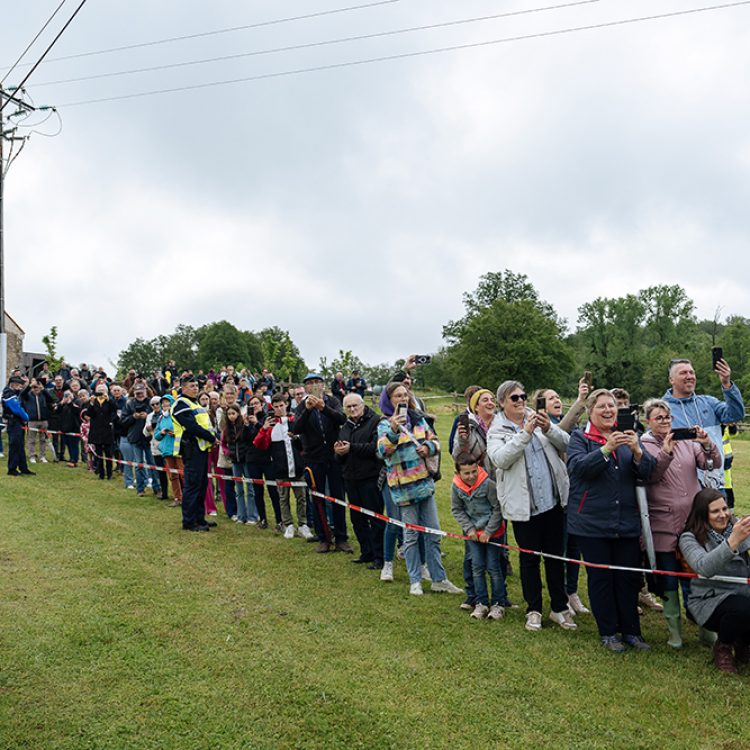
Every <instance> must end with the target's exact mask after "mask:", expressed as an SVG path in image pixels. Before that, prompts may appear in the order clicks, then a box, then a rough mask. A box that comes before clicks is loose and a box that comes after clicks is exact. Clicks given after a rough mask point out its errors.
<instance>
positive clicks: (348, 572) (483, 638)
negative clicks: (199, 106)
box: [0, 415, 750, 750]
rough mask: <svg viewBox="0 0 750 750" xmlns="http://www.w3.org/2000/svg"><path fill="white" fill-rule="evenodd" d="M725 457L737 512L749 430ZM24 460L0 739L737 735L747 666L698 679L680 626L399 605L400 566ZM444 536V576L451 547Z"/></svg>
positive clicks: (10, 544) (296, 741)
mask: <svg viewBox="0 0 750 750" xmlns="http://www.w3.org/2000/svg"><path fill="white" fill-rule="evenodd" d="M449 421H450V419H449V416H448V415H445V416H443V417H441V419H440V423H441V433H442V434H443V435H446V436H447V427H446V425H447V424H448V423H449ZM735 454H736V459H735V466H736V467H737V468H736V470H735V483H736V484H737V485H738V487H739V490H738V495H739V500H740V503H739V505H740V510H744V511H748V510H750V493H749V492H748V491H747V490H746V489H745V488H746V487H747V484H748V482H750V471H748V469H747V468H743V467H745V466H747V465H748V464H750V443H748V442H744V441H736V442H735ZM35 468H36V470H37V471H38V476H37V477H28V478H24V479H21V478H18V479H11V478H9V477H7V476H6V475H5V461H2V462H1V463H0V507H1V508H2V517H3V519H4V524H5V529H4V533H3V534H2V537H0V608H1V609H0V747H2V748H8V749H12V750H21V748H29V749H31V750H52V749H55V750H83V749H84V748H85V749H87V750H89V749H91V750H94V749H96V750H100V749H106V750H120V749H123V750H136V749H141V748H143V749H146V748H149V749H151V748H153V749H157V748H158V749H159V750H166V749H170V748H180V749H181V750H182V749H184V750H198V749H203V748H205V749H206V750H208V749H211V750H215V749H216V748H221V749H224V748H226V749H227V750H233V749H235V748H253V749H255V748H323V747H325V748H368V749H370V748H373V749H374V748H427V747H430V748H443V747H446V748H447V747H452V748H463V747H480V746H483V747H500V746H503V747H512V748H515V747H543V748H546V747H558V748H599V747H606V748H631V749H632V748H672V747H674V748H686V747H690V748H712V749H713V748H730V747H731V748H738V747H749V746H750V732H749V731H748V729H747V707H748V702H747V697H746V690H747V685H748V679H749V678H748V676H742V677H739V678H733V677H725V676H719V675H718V674H717V673H716V672H715V671H714V669H713V667H712V666H711V664H710V652H709V651H708V650H707V649H706V648H704V647H702V646H700V645H698V643H697V638H696V630H695V629H694V628H693V627H692V626H686V627H685V630H686V641H687V644H686V648H685V649H684V650H683V651H682V652H679V653H673V652H672V651H671V650H670V649H669V648H668V647H667V646H666V644H665V640H666V631H665V628H664V627H663V624H662V620H661V618H660V616H659V615H654V614H647V615H646V616H645V617H644V623H643V624H644V634H645V636H646V638H647V639H648V640H649V641H650V642H651V643H652V644H653V646H654V649H653V651H652V652H651V653H649V654H635V653H628V654H626V655H624V656H618V655H614V654H611V653H608V652H605V651H604V650H603V649H601V648H600V647H599V646H598V642H597V638H596V631H595V627H594V623H593V620H592V619H591V617H590V616H589V617H581V616H579V618H578V622H579V630H578V631H577V632H575V633H567V632H563V631H562V630H560V629H558V628H557V627H554V626H552V625H551V624H550V623H548V621H545V627H544V630H543V631H542V632H541V633H536V634H531V633H527V632H526V631H525V630H524V629H523V622H524V617H523V609H519V610H514V611H513V612H511V613H510V614H509V615H508V616H507V618H506V619H505V620H504V621H502V622H500V623H493V622H487V621H485V622H473V621H471V620H470V619H469V618H468V616H467V615H465V614H464V613H462V612H461V611H459V609H458V604H459V603H460V601H461V599H460V598H459V597H448V596H445V595H430V594H429V593H428V594H426V595H425V596H424V597H422V598H421V599H417V598H415V597H409V596H408V593H407V591H408V588H407V578H406V574H405V569H404V566H403V563H399V564H398V565H397V572H396V578H397V580H396V582H395V583H393V584H384V583H381V582H380V581H379V580H378V576H377V573H374V572H372V571H367V570H362V569H361V566H355V565H351V564H350V563H349V560H350V559H351V558H349V557H348V556H344V555H342V554H335V555H316V554H314V553H313V549H314V547H313V545H306V544H305V543H304V542H303V541H302V540H299V539H295V540H293V541H287V540H284V539H282V538H280V537H276V536H274V535H273V533H272V532H271V531H260V530H258V529H255V528H247V527H242V528H240V527H238V526H237V525H235V524H232V523H230V522H229V521H227V520H226V519H225V518H220V519H219V528H218V529H216V530H212V532H211V533H210V534H187V533H184V532H182V531H181V530H180V526H179V517H178V516H179V511H178V510H175V509H171V508H168V507H166V504H165V503H160V502H158V501H156V500H154V499H152V498H151V497H147V498H136V497H135V493H134V492H132V491H130V492H126V491H125V490H124V489H123V487H122V483H121V482H120V481H113V482H111V483H104V482H98V481H96V480H95V479H94V478H93V477H92V476H91V475H87V474H86V473H85V472H84V471H82V470H81V469H80V468H79V469H77V470H75V471H74V470H70V469H66V468H64V467H62V466H58V465H52V464H50V465H46V466H40V465H37V466H36V467H35ZM446 468H447V467H446ZM448 490H449V481H448V480H447V479H445V480H443V481H442V482H441V483H440V492H439V504H440V506H441V516H442V520H443V526H444V528H448V529H451V530H456V525H455V523H454V522H453V521H452V519H451V518H450V515H449V512H448ZM444 550H445V552H446V553H447V557H446V567H447V568H448V572H449V576H450V577H451V579H452V580H453V581H454V582H456V583H459V582H460V581H461V560H462V546H461V543H460V542H458V541H455V540H447V541H445V542H444ZM516 568H517V565H516ZM509 588H510V593H511V597H512V598H513V599H514V600H515V601H517V602H520V601H521V594H520V585H519V581H518V578H517V577H514V578H511V579H510V581H509ZM582 588H584V589H585V586H584V587H582ZM586 598H587V597H585V596H584V599H586Z"/></svg>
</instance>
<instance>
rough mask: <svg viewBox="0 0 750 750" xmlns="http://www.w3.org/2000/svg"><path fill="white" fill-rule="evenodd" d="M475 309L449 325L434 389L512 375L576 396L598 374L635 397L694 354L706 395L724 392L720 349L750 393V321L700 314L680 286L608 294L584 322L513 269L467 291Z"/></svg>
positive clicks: (587, 307)
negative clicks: (571, 323)
mask: <svg viewBox="0 0 750 750" xmlns="http://www.w3.org/2000/svg"><path fill="white" fill-rule="evenodd" d="M464 307H465V309H466V313H465V315H464V316H463V317H462V318H461V319H459V320H456V321H451V322H449V323H448V324H447V325H446V326H444V328H443V338H444V339H445V341H446V346H445V347H444V348H442V349H441V350H440V352H439V353H438V354H437V355H436V356H435V357H434V359H433V363H432V364H431V365H429V366H427V367H425V370H424V373H423V375H424V378H425V381H426V382H427V384H428V385H431V386H434V387H438V388H445V389H449V390H456V391H461V390H463V388H465V387H466V386H467V385H470V384H472V383H482V384H485V385H488V386H489V387H495V386H496V385H497V384H498V383H500V382H502V381H503V380H506V379H508V378H514V379H518V380H520V381H521V382H523V383H524V385H525V386H526V388H527V389H532V388H537V387H552V388H555V389H557V390H559V391H560V392H562V393H564V394H568V395H571V394H574V393H575V391H576V388H577V383H578V378H579V377H580V376H581V374H582V373H583V371H584V370H590V371H591V372H592V373H593V376H594V385H595V386H596V387H608V388H613V387H616V386H619V387H622V388H626V389H627V390H628V391H629V392H630V394H631V397H632V399H633V400H634V401H643V400H644V399H645V398H648V397H650V396H657V395H661V394H663V393H664V391H665V389H666V387H667V386H668V380H667V369H668V366H669V361H670V360H671V359H673V358H677V357H686V358H689V359H690V360H692V362H693V365H694V367H695V370H696V374H697V376H698V380H699V383H700V389H701V392H704V393H714V394H716V395H719V393H720V386H719V381H718V378H717V377H716V376H715V374H713V373H712V371H711V347H712V346H721V347H723V349H724V357H725V359H726V360H727V361H728V362H729V364H730V365H731V367H732V371H733V380H734V381H735V382H736V383H737V384H738V385H739V387H740V389H742V390H744V391H745V392H747V391H749V390H750V320H748V319H747V318H744V317H741V316H736V315H735V316H730V317H728V318H727V319H726V321H725V322H724V323H721V322H719V320H718V311H717V316H716V318H715V319H714V320H698V319H697V317H696V314H695V305H694V303H693V301H692V300H691V299H690V298H689V297H688V295H687V294H686V292H685V290H684V289H682V287H680V286H678V285H672V286H669V285H661V286H651V287H648V288H646V289H643V290H641V291H639V292H638V293H637V294H628V295H626V296H624V297H613V298H606V297H599V298H597V299H595V300H593V301H591V302H586V303H585V304H583V305H581V306H580V307H579V308H578V320H577V328H576V330H575V331H574V332H572V333H569V332H568V331H567V322H566V321H565V320H563V319H562V318H560V317H559V316H558V315H557V313H556V312H555V310H554V308H553V307H552V305H550V304H549V303H548V302H545V301H544V300H542V299H541V298H540V297H539V294H538V292H537V291H536V289H535V288H534V286H533V285H532V284H531V282H529V280H528V278H527V277H526V276H524V275H522V274H516V273H514V272H512V271H509V270H505V271H503V272H493V273H488V274H485V275H484V276H482V277H481V279H480V283H479V285H478V287H477V288H476V289H475V290H474V291H473V292H470V293H467V294H465V295H464Z"/></svg>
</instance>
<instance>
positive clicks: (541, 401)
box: [536, 396, 547, 414]
mask: <svg viewBox="0 0 750 750" xmlns="http://www.w3.org/2000/svg"><path fill="white" fill-rule="evenodd" d="M546 410H547V399H546V398H544V396H537V397H536V413H537V414H544V412H545V411H546Z"/></svg>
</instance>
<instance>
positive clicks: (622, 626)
mask: <svg viewBox="0 0 750 750" xmlns="http://www.w3.org/2000/svg"><path fill="white" fill-rule="evenodd" d="M587 407H588V412H589V422H588V423H587V424H586V427H585V428H584V429H583V430H576V431H575V432H574V433H573V434H572V435H571V438H570V443H569V444H568V473H569V475H570V495H569V501H568V531H569V533H571V534H575V535H576V536H577V537H578V541H579V544H580V548H581V552H582V554H583V559H584V560H585V561H586V562H587V563H597V564H604V565H614V566H623V567H629V568H640V566H641V546H640V535H641V521H640V513H639V510H638V502H637V499H636V494H635V487H636V479H641V480H646V479H648V477H649V476H650V474H651V471H652V470H653V468H654V467H655V465H656V462H655V461H654V459H653V458H652V457H651V456H650V455H649V454H648V453H646V452H645V451H644V450H643V448H642V446H641V444H640V442H639V440H638V436H637V435H636V433H635V432H634V431H633V430H626V431H619V430H618V429H617V402H616V401H615V398H614V396H613V395H612V394H611V393H610V392H609V391H608V390H606V389H604V388H600V389H598V390H596V391H594V392H593V393H592V394H591V395H590V396H589V398H588V400H587ZM588 581H589V599H590V601H591V609H592V610H593V612H594V617H595V618H596V624H597V626H598V628H599V635H600V637H601V641H602V645H604V646H605V647H606V648H608V649H610V650H611V651H616V652H622V651H625V650H626V644H627V645H629V646H632V647H633V648H635V649H638V650H647V649H648V648H649V646H648V644H647V643H645V641H644V640H643V638H642V637H641V626H640V622H639V618H638V591H639V589H640V586H641V577H640V574H639V573H631V572H626V571H619V570H607V569H603V568H589V569H588ZM620 635H622V638H621V637H620Z"/></svg>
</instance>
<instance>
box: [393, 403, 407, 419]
mask: <svg viewBox="0 0 750 750" xmlns="http://www.w3.org/2000/svg"><path fill="white" fill-rule="evenodd" d="M408 408H409V407H408V406H407V405H406V404H399V405H398V406H397V407H396V416H397V417H403V418H404V419H406V410H407V409H408Z"/></svg>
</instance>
